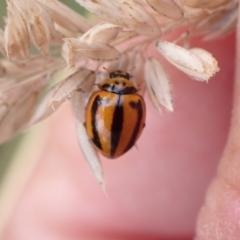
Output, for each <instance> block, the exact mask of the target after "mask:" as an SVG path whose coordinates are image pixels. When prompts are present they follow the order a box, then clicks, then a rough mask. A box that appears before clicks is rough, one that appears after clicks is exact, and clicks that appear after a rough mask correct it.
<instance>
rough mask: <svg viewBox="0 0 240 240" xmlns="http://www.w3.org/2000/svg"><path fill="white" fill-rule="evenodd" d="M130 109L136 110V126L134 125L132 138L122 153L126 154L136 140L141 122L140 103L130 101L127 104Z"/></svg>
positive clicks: (141, 110) (141, 111)
mask: <svg viewBox="0 0 240 240" xmlns="http://www.w3.org/2000/svg"><path fill="white" fill-rule="evenodd" d="M129 105H130V107H131V108H133V109H135V110H137V116H138V118H137V122H136V125H135V128H134V130H133V133H132V137H131V139H130V141H129V143H128V145H127V147H126V148H125V150H124V152H127V151H128V150H129V149H130V148H131V147H132V146H133V145H134V143H135V141H136V138H137V135H138V132H139V128H140V124H141V120H142V117H143V108H142V102H141V101H140V100H138V102H137V103H136V102H133V101H131V102H130V103H129ZM129 117H131V116H129Z"/></svg>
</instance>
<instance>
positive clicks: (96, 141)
mask: <svg viewBox="0 0 240 240" xmlns="http://www.w3.org/2000/svg"><path fill="white" fill-rule="evenodd" d="M99 105H101V98H100V96H96V98H95V99H94V101H93V105H92V110H91V115H92V116H91V117H92V121H91V124H92V132H93V138H92V141H93V143H94V144H95V145H96V147H97V148H99V149H102V145H101V142H100V138H99V134H98V129H97V119H96V113H97V110H98V107H99Z"/></svg>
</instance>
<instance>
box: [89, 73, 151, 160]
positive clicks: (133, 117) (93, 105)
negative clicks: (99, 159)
mask: <svg viewBox="0 0 240 240" xmlns="http://www.w3.org/2000/svg"><path fill="white" fill-rule="evenodd" d="M109 77H110V78H108V79H106V80H104V81H103V82H102V83H101V84H99V86H98V87H99V89H100V90H98V91H95V92H94V93H93V94H92V96H91V97H90V99H89V101H88V104H87V108H86V123H85V126H86V130H87V134H88V136H89V138H90V139H91V141H92V143H93V144H94V146H95V147H96V148H97V150H98V151H99V152H100V153H101V154H102V155H104V156H105V157H107V158H117V157H119V156H121V155H123V154H124V153H126V152H127V151H128V150H129V149H130V148H131V147H132V146H133V145H134V144H135V143H136V141H137V140H138V138H139V137H140V135H141V133H142V130H143V128H144V126H145V119H146V107H145V102H144V99H143V98H142V97H141V96H140V95H139V94H137V91H138V89H137V87H136V85H135V84H134V83H133V82H131V81H130V75H129V73H127V72H123V71H119V70H118V71H114V72H111V73H110V74H109Z"/></svg>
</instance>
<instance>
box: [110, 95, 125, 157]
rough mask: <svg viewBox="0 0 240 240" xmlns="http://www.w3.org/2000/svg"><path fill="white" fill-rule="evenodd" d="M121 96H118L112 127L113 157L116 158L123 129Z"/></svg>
mask: <svg viewBox="0 0 240 240" xmlns="http://www.w3.org/2000/svg"><path fill="white" fill-rule="evenodd" d="M121 99H122V98H121V96H118V101H117V104H116V107H115V110H114V113H113V120H112V126H111V153H110V154H111V157H113V156H114V154H115V152H116V149H117V146H118V143H119V140H120V137H121V133H122V127H123V106H122V100H121Z"/></svg>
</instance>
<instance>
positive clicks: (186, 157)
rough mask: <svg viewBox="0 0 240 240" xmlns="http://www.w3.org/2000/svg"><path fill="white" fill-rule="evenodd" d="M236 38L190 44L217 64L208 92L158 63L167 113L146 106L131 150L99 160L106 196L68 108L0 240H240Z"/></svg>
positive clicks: (204, 85)
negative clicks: (167, 83)
mask: <svg viewBox="0 0 240 240" xmlns="http://www.w3.org/2000/svg"><path fill="white" fill-rule="evenodd" d="M235 38H236V35H235V34H231V35H229V36H227V37H225V38H223V39H220V40H216V41H212V42H202V41H199V40H197V41H195V42H193V43H192V45H194V46H198V47H202V48H205V49H206V50H208V51H210V52H211V53H212V54H213V56H214V57H215V58H216V59H217V60H218V62H219V67H220V69H221V70H220V72H218V73H217V74H216V76H214V77H213V78H212V79H211V80H210V81H209V83H203V82H197V81H194V80H192V79H190V78H189V77H188V76H186V75H184V74H183V73H181V72H179V71H178V70H176V69H175V68H174V67H173V66H171V65H169V64H168V63H166V62H163V64H164V65H165V66H166V68H167V70H168V73H169V75H170V78H171V80H172V84H173V92H174V102H175V104H174V106H175V110H174V112H173V113H168V112H166V111H163V112H162V114H158V113H157V112H156V111H155V109H154V108H153V107H152V105H151V103H150V102H149V100H148V99H147V97H146V103H147V121H146V127H145V129H144V132H143V134H142V136H141V138H140V140H139V141H138V143H137V148H133V149H132V150H130V151H129V152H128V153H127V154H125V155H124V156H123V157H121V158H119V159H116V160H108V159H104V158H102V164H103V169H104V172H105V177H106V188H107V196H106V195H105V194H104V193H103V192H102V190H101V188H100V186H99V185H98V183H97V182H96V181H95V179H94V177H93V176H92V174H91V172H90V170H89V168H88V166H87V164H86V162H85V160H84V158H83V156H82V155H81V152H80V150H79V148H78V145H77V141H76V136H75V134H76V133H75V131H74V119H73V116H72V112H71V109H70V106H69V105H66V106H65V107H63V108H62V109H61V110H60V111H59V112H58V113H56V114H55V116H54V117H53V118H52V119H51V127H50V131H49V132H48V137H47V138H46V139H47V140H46V143H45V146H44V148H43V151H42V154H41V156H40V158H39V162H38V164H37V166H36V169H35V170H34V172H33V174H32V176H31V179H30V180H29V182H28V183H27V185H26V188H25V189H24V191H23V192H22V194H21V197H20V200H19V201H18V204H17V205H16V207H15V209H14V212H13V214H12V216H11V218H10V220H9V224H8V225H7V227H6V229H5V231H4V237H3V238H2V239H4V240H32V239H34V240H40V239H41V240H42V239H44V240H45V239H47V240H55V239H58V240H65V239H66V240H77V239H83V240H88V239H94V240H95V239H96V240H102V239H104V240H105V239H106V240H108V239H109V240H112V239H114V240H115V239H123V240H128V239H129V240H135V239H138V240H141V239H144V240H145V239H148V240H151V239H160V240H179V239H182V240H189V239H192V238H193V237H194V236H195V237H196V239H197V240H202V239H204V240H211V239H213V240H214V239H218V240H226V239H230V240H234V239H240V226H239V225H238V223H239V220H240V212H239V210H238V209H239V202H240V192H239V190H240V185H239V183H240V181H239V180H240V174H239V173H240V170H238V169H239V168H240V165H239V164H238V162H240V161H238V160H240V152H239V151H240V148H239V147H238V146H239V145H240V139H239V138H240V132H239V131H240V126H239V124H240V106H239V105H240V97H239V96H240V82H239V78H240V74H239V73H238V72H237V71H236V78H235V81H234V75H235V53H236V49H235ZM152 54H154V55H155V56H158V54H157V53H156V51H155V50H152ZM237 66H238V65H237ZM237 70H238V69H237ZM233 89H234V90H233ZM233 92H234V93H235V98H234V107H232V99H233ZM232 109H233V110H232ZM231 116H233V119H232V121H231V120H230V119H231ZM230 121H231V124H230ZM229 132H230V137H229V138H228V134H229ZM227 142H228V143H227ZM223 151H224V155H223V157H222V154H223ZM221 157H222V159H221ZM220 159H221V160H220ZM219 162H220V166H219V167H218V164H219ZM209 186H210V187H209ZM207 189H208V191H207ZM206 192H207V195H206ZM202 206H203V207H202ZM200 209H202V210H201V211H200ZM199 211H200V215H199V217H198V224H197V231H196V221H197V216H198V213H199ZM196 232H197V234H196ZM229 236H230V238H229Z"/></svg>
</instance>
